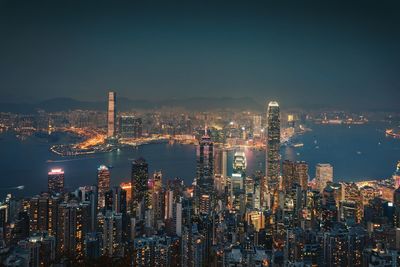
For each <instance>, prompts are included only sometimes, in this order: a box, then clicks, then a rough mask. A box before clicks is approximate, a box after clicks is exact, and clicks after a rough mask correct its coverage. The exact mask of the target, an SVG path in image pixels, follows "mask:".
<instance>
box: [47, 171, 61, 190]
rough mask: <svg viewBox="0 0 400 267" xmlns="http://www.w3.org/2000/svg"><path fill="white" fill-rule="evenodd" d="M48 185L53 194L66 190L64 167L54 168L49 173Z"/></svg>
mask: <svg viewBox="0 0 400 267" xmlns="http://www.w3.org/2000/svg"><path fill="white" fill-rule="evenodd" d="M47 187H48V191H49V193H51V194H57V193H62V192H63V191H64V171H63V170H62V169H52V170H51V171H50V172H49V173H48V176H47Z"/></svg>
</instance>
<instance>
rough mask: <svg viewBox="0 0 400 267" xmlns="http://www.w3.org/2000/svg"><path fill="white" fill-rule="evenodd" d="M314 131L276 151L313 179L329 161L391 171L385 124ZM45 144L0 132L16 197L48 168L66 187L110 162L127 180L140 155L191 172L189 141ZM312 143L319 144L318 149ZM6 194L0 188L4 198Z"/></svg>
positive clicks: (33, 188) (391, 144)
mask: <svg viewBox="0 0 400 267" xmlns="http://www.w3.org/2000/svg"><path fill="white" fill-rule="evenodd" d="M312 128H313V131H312V132H309V133H306V134H304V135H302V136H299V137H297V140H295V141H296V142H301V143H303V144H304V146H303V147H296V148H293V147H286V146H283V147H282V149H281V155H282V160H284V159H290V160H305V161H307V162H308V163H309V166H310V168H309V169H310V172H309V173H310V176H311V177H314V173H315V165H316V164H317V163H325V162H326V163H331V164H332V165H333V167H334V177H335V179H336V180H346V181H355V180H360V179H365V178H386V177H389V176H391V174H392V173H393V171H394V169H395V166H396V163H397V161H398V160H400V156H399V153H398V152H399V151H400V140H398V139H393V138H387V137H385V135H384V131H382V129H385V126H384V125H378V124H367V125H354V126H352V127H351V128H348V127H346V126H341V125H323V126H322V125H314V126H313V127H312ZM49 146H50V144H49V143H45V142H39V141H37V140H36V139H34V138H29V139H27V140H24V141H20V140H17V139H16V138H15V136H13V135H12V134H10V133H2V134H1V136H0V147H1V152H2V153H0V168H1V170H2V171H1V172H0V187H1V188H5V187H7V188H11V187H15V186H18V185H25V189H24V190H16V191H14V192H13V193H15V194H16V195H33V194H36V193H38V192H40V191H41V190H46V187H47V171H48V169H50V168H54V167H61V168H64V170H65V179H66V185H67V186H68V187H69V188H70V189H73V188H76V187H78V186H80V185H86V184H95V183H96V169H97V167H98V166H99V165H100V164H105V165H107V166H113V168H112V170H111V179H112V183H113V184H119V183H120V182H123V181H129V180H130V173H131V165H130V162H131V161H132V159H135V158H137V157H144V158H145V159H146V160H147V161H148V162H149V168H150V172H153V171H155V170H162V172H163V178H164V180H166V179H169V178H174V177H180V178H182V179H184V181H185V182H186V184H190V183H191V182H192V180H193V178H194V176H195V173H196V153H195V151H196V150H195V149H196V148H195V147H194V146H192V145H179V144H175V145H170V144H152V145H144V146H141V147H139V148H123V149H121V150H119V151H117V150H116V151H113V152H112V153H108V154H98V155H93V156H86V157H85V156H83V157H74V158H62V157H59V156H56V155H54V154H52V153H51V152H50V151H49ZM317 146H318V147H319V148H317ZM233 154H234V151H229V153H228V173H231V172H232V161H233ZM245 155H246V158H247V174H249V175H251V174H253V173H254V172H255V171H257V170H261V171H264V170H265V152H264V151H259V150H251V149H245ZM5 193H7V192H0V197H3V196H4V194H5Z"/></svg>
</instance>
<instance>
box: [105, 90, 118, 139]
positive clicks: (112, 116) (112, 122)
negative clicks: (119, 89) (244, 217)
mask: <svg viewBox="0 0 400 267" xmlns="http://www.w3.org/2000/svg"><path fill="white" fill-rule="evenodd" d="M116 116H117V111H116V93H115V92H108V114H107V137H108V138H110V137H115V135H116V132H115V128H116Z"/></svg>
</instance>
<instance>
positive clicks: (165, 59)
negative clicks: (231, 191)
mask: <svg viewBox="0 0 400 267" xmlns="http://www.w3.org/2000/svg"><path fill="white" fill-rule="evenodd" d="M143 2H148V3H147V4H143V3H141V4H138V3H134V1H130V2H122V1H63V0H59V1H32V0H30V1H16V0H10V1H3V0H0V36H1V38H0V92H1V101H0V102H2V101H22V100H43V99H48V98H52V97H60V96H62V97H73V98H76V99H82V100H100V99H104V95H105V92H106V91H107V90H108V88H113V89H114V90H116V91H117V92H118V94H119V95H120V96H125V97H129V98H133V99H136V98H139V99H142V98H144V99H168V98H186V97H198V96H218V97H221V96H233V97H242V96H246V97H251V98H254V99H257V100H260V101H264V99H265V100H268V99H272V98H275V99H278V100H279V101H280V102H281V103H282V105H284V106H296V105H309V104H313V103H318V104H322V105H329V106H337V107H358V108H365V107H372V108H384V107H388V108H397V107H398V106H399V105H398V102H399V97H400V15H399V14H400V2H399V1H259V2H251V1H243V2H242V3H236V2H234V1H232V2H228V1H224V2H225V3H223V2H218V1H209V2H205V1H181V2H174V3H170V2H169V1H161V2H156V1H143ZM215 2H218V3H215Z"/></svg>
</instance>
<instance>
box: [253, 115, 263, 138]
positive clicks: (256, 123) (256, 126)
mask: <svg viewBox="0 0 400 267" xmlns="http://www.w3.org/2000/svg"><path fill="white" fill-rule="evenodd" d="M261 121H262V118H261V115H254V116H253V136H254V137H260V136H261Z"/></svg>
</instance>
